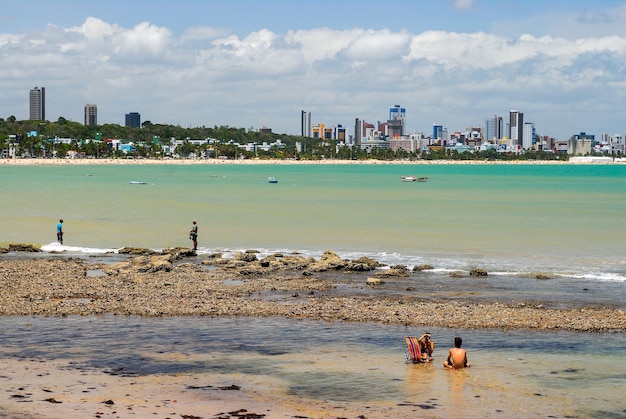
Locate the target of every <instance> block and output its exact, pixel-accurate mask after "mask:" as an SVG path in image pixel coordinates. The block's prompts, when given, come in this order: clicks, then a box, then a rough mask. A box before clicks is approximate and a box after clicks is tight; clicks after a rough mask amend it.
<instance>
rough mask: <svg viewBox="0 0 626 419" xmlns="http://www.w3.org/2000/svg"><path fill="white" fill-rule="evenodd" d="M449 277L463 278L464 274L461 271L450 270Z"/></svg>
mask: <svg viewBox="0 0 626 419" xmlns="http://www.w3.org/2000/svg"><path fill="white" fill-rule="evenodd" d="M450 277H451V278H464V277H465V275H464V274H463V272H450Z"/></svg>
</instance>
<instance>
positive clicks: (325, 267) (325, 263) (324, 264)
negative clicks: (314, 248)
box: [309, 250, 348, 272]
mask: <svg viewBox="0 0 626 419" xmlns="http://www.w3.org/2000/svg"><path fill="white" fill-rule="evenodd" d="M347 264H348V262H346V261H345V260H343V259H341V258H340V257H339V255H338V254H337V253H336V252H334V251H332V250H326V251H325V252H324V253H322V256H321V257H320V260H318V261H317V262H315V263H313V264H311V265H310V266H309V269H310V270H311V271H313V272H325V271H330V270H338V269H343V268H345V267H346V265H347Z"/></svg>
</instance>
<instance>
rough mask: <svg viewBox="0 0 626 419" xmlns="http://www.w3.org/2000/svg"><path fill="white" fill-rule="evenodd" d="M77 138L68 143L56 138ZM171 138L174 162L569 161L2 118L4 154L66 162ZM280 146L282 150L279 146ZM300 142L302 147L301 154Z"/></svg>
mask: <svg viewBox="0 0 626 419" xmlns="http://www.w3.org/2000/svg"><path fill="white" fill-rule="evenodd" d="M34 132H36V135H29V133H34ZM59 138H64V139H67V138H72V139H75V140H73V141H71V142H70V143H69V144H68V143H59V141H55V139H59ZM207 138H210V139H212V141H211V143H210V144H209V142H203V143H202V144H196V142H190V141H189V140H205V139H207ZM106 139H116V140H121V142H123V143H129V142H132V143H133V148H132V150H130V151H127V152H123V151H121V150H115V149H113V148H112V147H111V146H110V143H108V142H106V141H104V140H106ZM172 139H176V140H182V141H183V143H182V144H181V145H178V147H177V148H176V150H175V152H176V154H175V155H174V156H172V157H180V158H187V157H190V156H207V157H210V158H216V157H221V158H227V159H235V158H259V159H301V160H322V159H345V160H366V159H377V160H417V159H423V160H439V159H449V160H479V161H480V160H566V159H567V156H565V155H558V154H555V153H548V152H543V151H539V152H534V151H531V152H528V151H527V152H525V153H522V154H515V153H509V154H506V153H499V152H496V151H495V150H489V151H479V152H475V153H469V152H464V153H458V152H457V151H454V150H453V151H447V150H445V149H433V150H430V151H428V152H426V153H419V154H418V153H409V152H407V151H405V150H398V151H397V152H393V151H392V150H391V149H389V148H374V149H372V150H370V151H369V152H368V151H366V150H362V149H360V148H359V147H347V146H345V145H341V144H338V141H337V140H325V141H322V140H319V139H314V138H306V137H300V136H295V135H287V134H273V133H272V134H270V133H261V132H248V131H247V130H245V129H243V128H232V127H228V126H219V127H218V126H215V127H213V128H208V127H204V126H203V127H196V128H182V127H181V126H174V125H163V124H153V123H151V122H150V121H145V122H144V123H143V124H142V127H141V128H131V127H123V126H120V125H116V124H104V125H98V126H85V125H83V124H80V123H77V122H72V121H68V120H67V119H65V118H63V117H61V118H59V119H58V120H57V121H56V122H49V121H46V122H42V121H30V120H26V121H17V120H16V119H15V117H14V116H11V117H9V118H7V119H6V120H5V119H2V118H0V150H5V151H6V150H7V149H8V148H9V147H10V146H11V145H12V146H14V147H15V148H16V155H17V156H19V157H37V158H53V157H56V158H64V157H66V156H67V155H68V153H70V152H71V154H72V155H76V156H79V157H86V158H123V157H133V158H164V157H168V155H167V154H166V152H165V151H164V148H163V146H165V147H167V146H169V145H170V143H171V141H172ZM277 142H280V143H281V146H280V147H279V146H278V145H277V144H276V143H277ZM249 143H255V144H257V145H261V144H263V143H266V144H273V145H271V146H270V147H269V149H268V150H261V149H259V148H258V147H257V149H256V150H255V151H246V150H244V149H242V148H240V147H238V146H237V144H241V145H245V144H249ZM296 143H298V144H300V150H301V151H300V152H298V151H297V148H296Z"/></svg>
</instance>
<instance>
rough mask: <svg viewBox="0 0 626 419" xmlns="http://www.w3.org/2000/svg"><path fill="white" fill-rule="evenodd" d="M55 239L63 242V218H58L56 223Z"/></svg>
mask: <svg viewBox="0 0 626 419" xmlns="http://www.w3.org/2000/svg"><path fill="white" fill-rule="evenodd" d="M57 241H58V242H59V243H61V244H63V220H59V224H57Z"/></svg>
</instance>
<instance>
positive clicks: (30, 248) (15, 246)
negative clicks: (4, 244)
mask: <svg viewBox="0 0 626 419" xmlns="http://www.w3.org/2000/svg"><path fill="white" fill-rule="evenodd" d="M9 252H32V253H36V252H41V249H40V248H39V246H35V245H34V244H26V243H9Z"/></svg>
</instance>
